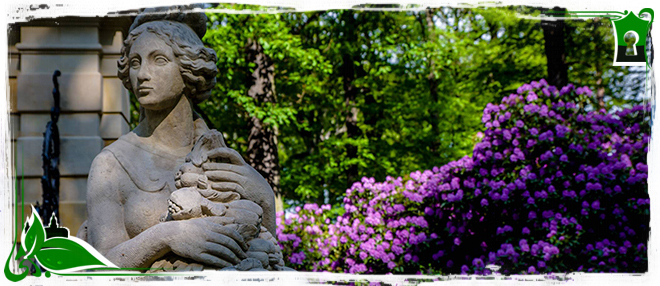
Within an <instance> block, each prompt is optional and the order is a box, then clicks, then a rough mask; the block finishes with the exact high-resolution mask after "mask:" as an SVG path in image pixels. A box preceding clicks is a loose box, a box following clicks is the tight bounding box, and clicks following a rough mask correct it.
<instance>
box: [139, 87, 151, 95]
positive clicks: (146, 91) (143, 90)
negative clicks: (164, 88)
mask: <svg viewBox="0 0 660 286" xmlns="http://www.w3.org/2000/svg"><path fill="white" fill-rule="evenodd" d="M153 89H154V88H153V87H148V86H140V87H138V93H139V94H141V95H147V94H149V92H150V91H152V90H153Z"/></svg>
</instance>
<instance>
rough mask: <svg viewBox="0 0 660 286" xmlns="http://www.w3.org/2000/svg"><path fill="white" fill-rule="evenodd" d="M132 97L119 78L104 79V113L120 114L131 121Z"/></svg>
mask: <svg viewBox="0 0 660 286" xmlns="http://www.w3.org/2000/svg"><path fill="white" fill-rule="evenodd" d="M115 69H116V68H115ZM130 104H131V101H130V97H129V94H128V91H127V90H126V89H125V88H124V86H123V85H122V84H121V80H119V79H118V78H112V77H104V78H103V112H120V113H122V114H124V116H125V117H126V118H127V119H130V118H131V116H130Z"/></svg>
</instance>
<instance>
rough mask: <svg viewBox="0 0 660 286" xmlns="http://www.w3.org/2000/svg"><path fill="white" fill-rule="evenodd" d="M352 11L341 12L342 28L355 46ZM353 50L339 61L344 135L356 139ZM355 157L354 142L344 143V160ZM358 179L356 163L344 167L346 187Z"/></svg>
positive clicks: (355, 24) (347, 38) (346, 52)
mask: <svg viewBox="0 0 660 286" xmlns="http://www.w3.org/2000/svg"><path fill="white" fill-rule="evenodd" d="M353 13H355V12H354V11H351V10H348V11H344V12H343V13H342V20H344V23H345V25H346V29H344V36H345V40H344V42H345V43H347V44H348V45H355V46H357V34H356V33H357V32H356V28H357V23H356V21H355V18H353ZM355 53H358V51H354V52H352V53H351V52H348V51H344V53H343V55H342V63H341V67H340V69H341V76H342V79H343V87H344V102H345V106H346V108H347V109H348V110H347V111H346V117H345V120H346V135H347V137H348V138H351V139H356V138H358V137H359V136H360V128H359V127H358V126H357V121H358V120H357V117H358V112H359V110H358V109H357V107H356V106H355V100H356V98H357V94H358V89H357V88H356V87H355V85H354V83H353V82H354V81H355V64H354V61H355V60H356V59H357V58H356V55H354V54H355ZM355 158H357V146H355V145H354V144H346V160H353V159H355ZM357 180H358V165H357V164H351V165H350V166H348V169H346V183H347V188H350V187H351V186H352V185H353V183H354V182H356V181H357Z"/></svg>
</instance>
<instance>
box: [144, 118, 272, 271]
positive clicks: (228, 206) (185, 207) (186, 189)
mask: <svg viewBox="0 0 660 286" xmlns="http://www.w3.org/2000/svg"><path fill="white" fill-rule="evenodd" d="M221 147H226V145H225V143H224V140H223V138H222V134H221V133H220V132H218V131H216V130H211V131H209V132H207V133H205V134H204V135H202V137H201V138H199V140H198V141H197V143H195V146H194V147H193V149H192V151H191V152H190V153H188V156H186V163H185V164H183V165H182V166H181V167H180V168H179V172H177V173H176V175H175V183H174V185H175V186H176V187H177V190H176V191H174V192H173V193H172V194H171V195H170V199H169V201H168V203H169V207H168V211H167V213H165V214H163V216H162V217H161V221H171V220H186V219H194V218H200V217H205V216H217V217H224V218H225V221H224V222H223V225H225V226H228V227H231V228H232V229H235V230H236V231H238V233H239V234H240V235H241V237H242V238H243V240H244V241H246V242H247V244H248V245H249V246H248V251H247V252H246V255H247V256H248V258H246V259H243V260H242V261H241V263H240V264H238V265H236V267H234V269H237V270H284V268H283V267H284V260H283V259H282V258H283V257H282V252H281V249H280V248H279V247H278V246H277V240H276V239H275V238H274V237H273V236H272V235H271V234H270V232H269V231H268V229H266V228H265V227H263V226H262V225H261V222H262V217H263V209H262V208H261V207H260V206H259V205H257V204H256V203H254V202H252V201H251V200H246V199H241V195H240V193H238V192H236V191H234V190H233V189H229V188H226V189H217V190H216V189H213V188H211V186H210V184H209V182H208V178H207V177H206V175H205V174H204V169H210V166H211V165H212V164H222V163H218V162H214V161H216V160H215V158H208V152H209V151H210V150H214V149H217V148H221ZM175 268H176V269H182V270H203V269H214V268H213V267H208V266H204V265H201V264H199V263H196V262H195V261H189V260H187V259H185V258H181V257H176V256H169V257H166V258H163V259H162V260H159V261H156V262H155V263H154V264H153V265H152V266H151V269H152V270H151V271H152V272H155V271H159V270H160V269H163V270H168V269H175Z"/></svg>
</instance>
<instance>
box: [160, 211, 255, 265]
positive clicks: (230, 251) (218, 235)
mask: <svg viewBox="0 0 660 286" xmlns="http://www.w3.org/2000/svg"><path fill="white" fill-rule="evenodd" d="M223 219H224V218H222V217H204V218H195V219H189V220H181V221H170V222H166V223H163V224H162V225H163V226H165V225H166V228H165V229H167V230H168V232H169V233H168V235H167V238H166V239H167V245H168V246H169V248H170V249H171V250H172V252H174V253H175V254H177V255H179V256H182V257H186V258H190V259H193V260H195V261H197V262H200V263H204V264H208V265H213V266H216V267H228V266H232V265H236V264H238V263H240V262H241V260H243V259H245V258H247V256H246V255H245V250H247V245H246V243H245V241H244V240H243V238H242V237H241V235H240V234H239V233H238V232H237V231H236V230H235V229H232V228H230V227H226V226H223V225H222V223H223V222H224V221H223Z"/></svg>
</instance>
